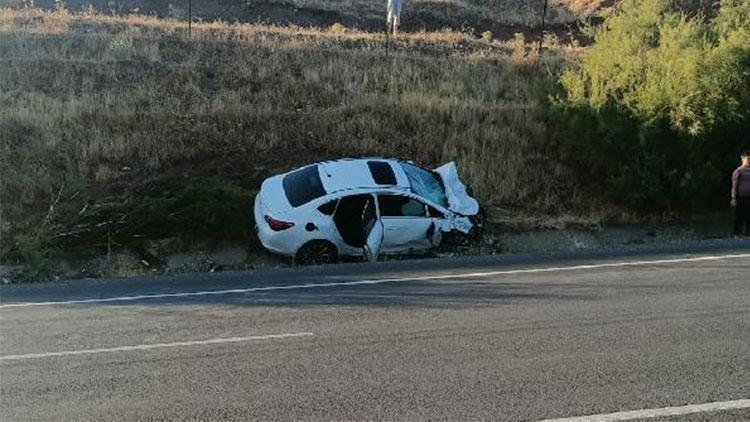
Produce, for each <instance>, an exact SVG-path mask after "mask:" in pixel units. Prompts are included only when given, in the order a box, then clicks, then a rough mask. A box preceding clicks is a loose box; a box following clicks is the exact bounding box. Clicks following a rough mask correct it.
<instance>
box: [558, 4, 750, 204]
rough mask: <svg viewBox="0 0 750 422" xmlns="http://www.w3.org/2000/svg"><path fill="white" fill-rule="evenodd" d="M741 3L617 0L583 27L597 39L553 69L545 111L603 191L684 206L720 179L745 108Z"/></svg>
mask: <svg viewBox="0 0 750 422" xmlns="http://www.w3.org/2000/svg"><path fill="white" fill-rule="evenodd" d="M749 5H750V2H747V1H743V0H728V1H727V0H725V1H723V2H722V3H721V5H720V7H719V10H718V11H717V12H716V13H715V17H714V18H713V19H708V18H706V17H705V15H703V14H700V13H696V14H694V15H695V16H694V17H692V18H688V17H687V16H688V15H687V13H686V12H687V11H686V10H681V9H678V8H675V7H674V6H673V2H668V1H666V0H625V1H623V2H622V3H620V4H619V5H618V7H617V8H615V9H614V11H613V12H611V14H610V15H609V16H608V17H607V18H606V20H605V22H604V24H603V25H602V26H601V27H599V28H595V29H593V30H592V31H591V32H592V35H593V37H594V39H595V41H596V43H595V44H594V45H593V46H592V47H591V48H590V49H589V50H588V52H587V53H586V55H585V56H584V57H583V59H582V60H581V62H580V64H579V66H577V67H576V68H574V69H571V70H569V71H566V72H564V73H563V75H562V76H561V77H560V84H561V88H562V91H561V94H560V96H558V97H557V98H556V99H555V100H553V107H552V109H553V111H552V121H553V126H555V127H556V136H557V137H558V138H560V142H561V144H562V146H563V148H565V149H566V150H567V152H568V155H569V156H570V157H572V158H573V159H574V160H575V161H576V162H577V163H578V167H579V168H580V169H581V171H582V172H585V174H586V177H587V178H589V179H590V180H593V181H594V184H595V186H597V187H598V191H599V192H600V193H601V195H602V196H603V197H607V198H609V199H613V200H615V201H617V202H619V203H620V204H623V205H626V206H628V207H631V208H634V209H636V210H643V211H651V212H652V211H663V210H670V209H679V210H686V209H690V208H692V207H706V206H708V205H709V204H710V203H711V202H713V201H715V200H716V199H717V196H718V195H719V194H720V193H721V191H722V189H725V188H724V187H723V186H722V183H721V181H722V177H724V176H725V174H724V172H725V171H729V170H731V166H732V165H733V162H734V160H736V157H734V155H735V152H736V150H738V149H739V148H740V142H741V141H742V139H741V138H742V137H743V136H746V135H743V131H744V130H746V129H747V126H748V119H749V118H750V114H748V110H750V47H748V45H749V44H748V42H750V25H748V22H749V21H748V16H750V11H749V10H748V9H750V6H749ZM745 133H746V132H745ZM722 204H723V202H722Z"/></svg>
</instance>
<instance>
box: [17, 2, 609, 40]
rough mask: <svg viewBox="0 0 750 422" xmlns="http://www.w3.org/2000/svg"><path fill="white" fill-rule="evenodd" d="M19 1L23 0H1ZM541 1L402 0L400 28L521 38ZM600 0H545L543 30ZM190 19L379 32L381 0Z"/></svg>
mask: <svg viewBox="0 0 750 422" xmlns="http://www.w3.org/2000/svg"><path fill="white" fill-rule="evenodd" d="M6 2H10V3H13V4H24V2H28V1H27V0H6ZM56 3H57V2H56V1H55V0H35V1H34V2H33V4H34V6H35V7H41V8H46V9H53V8H54V7H55V5H56ZM64 4H65V7H66V8H68V9H69V10H71V11H80V10H83V9H85V8H88V7H93V8H94V9H95V10H97V11H99V12H101V13H106V14H119V15H125V14H129V13H137V14H143V15H153V16H156V17H160V18H171V19H186V18H187V15H188V0H181V1H178V2H175V1H165V0H156V1H154V0H133V1H126V0H115V1H113V0H67V1H64ZM543 4H544V2H543V1H541V0H538V1H521V0H472V1H463V0H444V1H434V0H407V1H405V2H404V10H403V16H402V17H403V29H404V30H405V31H408V32H416V31H439V30H443V29H445V28H451V29H453V30H465V31H473V32H475V33H476V34H480V33H482V32H484V31H487V30H489V31H492V32H493V33H494V34H495V35H496V36H498V37H512V36H513V34H514V33H515V32H524V33H526V35H527V36H529V35H531V33H534V30H535V29H536V28H538V26H539V24H540V19H541V14H542V7H543ZM606 4H609V3H607V2H606V1H605V0H551V1H550V2H549V9H548V12H547V18H546V21H547V24H548V26H549V28H550V29H551V30H553V31H555V32H556V33H558V34H559V35H565V34H567V33H570V32H576V31H577V23H578V22H579V21H581V20H584V19H587V18H589V17H591V16H592V15H593V14H594V13H595V12H596V11H597V10H598V9H599V8H600V7H601V6H603V5H606ZM192 13H193V17H194V18H195V19H197V20H202V21H206V22H210V21H215V20H222V21H226V22H243V23H264V24H272V25H281V26H289V25H297V26H302V27H319V28H325V27H329V26H331V25H333V24H335V23H339V24H341V25H344V26H346V27H348V28H357V29H360V30H363V31H368V32H378V31H382V30H383V27H384V19H385V0H383V1H369V0H343V1H342V0H216V1H208V0H193V1H192Z"/></svg>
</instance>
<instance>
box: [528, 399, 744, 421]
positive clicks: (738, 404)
mask: <svg viewBox="0 0 750 422" xmlns="http://www.w3.org/2000/svg"><path fill="white" fill-rule="evenodd" d="M737 409H750V399H743V400H731V401H721V402H713V403H703V404H689V405H687V406H675V407H661V408H658V409H642V410H633V411H628V412H617V413H606V414H600V415H590V416H576V417H572V418H559V419H545V420H543V421H540V422H611V421H630V420H634V419H651V418H662V417H666V416H683V415H690V414H693V413H705V412H719V411H723V410H737Z"/></svg>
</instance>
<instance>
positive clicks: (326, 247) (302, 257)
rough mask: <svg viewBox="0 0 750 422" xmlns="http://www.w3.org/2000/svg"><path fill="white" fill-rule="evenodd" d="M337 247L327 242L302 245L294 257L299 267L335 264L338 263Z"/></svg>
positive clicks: (312, 242)
mask: <svg viewBox="0 0 750 422" xmlns="http://www.w3.org/2000/svg"><path fill="white" fill-rule="evenodd" d="M338 258H339V256H338V253H337V251H336V246H334V245H333V244H332V243H331V242H328V241H325V240H313V241H311V242H307V243H305V244H304V245H302V247H301V248H299V250H298V251H297V254H296V255H295V257H294V263H295V264H299V265H321V264H333V263H335V262H336V261H338Z"/></svg>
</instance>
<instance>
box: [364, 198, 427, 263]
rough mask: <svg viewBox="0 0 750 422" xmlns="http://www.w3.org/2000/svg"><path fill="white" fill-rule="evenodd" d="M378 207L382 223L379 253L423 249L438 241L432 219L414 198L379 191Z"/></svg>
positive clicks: (423, 205) (421, 203) (422, 204)
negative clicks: (381, 239) (381, 242)
mask: <svg viewBox="0 0 750 422" xmlns="http://www.w3.org/2000/svg"><path fill="white" fill-rule="evenodd" d="M377 197H378V208H379V211H380V219H381V221H382V223H383V246H382V249H381V251H382V252H383V253H406V252H416V251H425V250H427V249H429V248H431V247H432V246H436V245H437V244H438V243H439V242H440V230H439V228H438V226H437V224H436V221H435V220H436V219H435V218H433V217H430V215H429V214H428V212H427V206H426V205H425V204H424V203H423V202H421V201H419V200H418V199H416V198H413V197H410V196H407V195H399V194H379V195H378V196H377Z"/></svg>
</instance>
